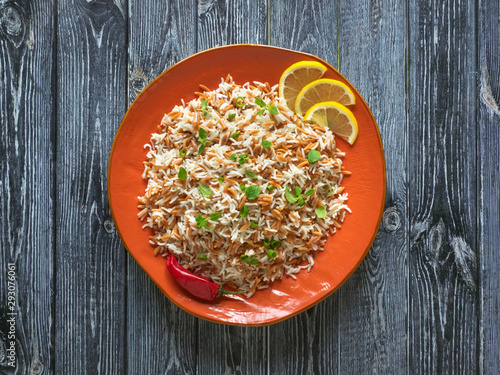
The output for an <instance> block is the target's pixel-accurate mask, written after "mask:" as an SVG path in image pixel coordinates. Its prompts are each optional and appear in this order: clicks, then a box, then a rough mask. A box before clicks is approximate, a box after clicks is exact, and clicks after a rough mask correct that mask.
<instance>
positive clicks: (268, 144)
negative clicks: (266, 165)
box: [261, 139, 273, 148]
mask: <svg viewBox="0 0 500 375" xmlns="http://www.w3.org/2000/svg"><path fill="white" fill-rule="evenodd" d="M261 145H262V147H264V148H269V147H272V145H273V144H272V143H271V141H268V140H267V139H264V140H263V141H262V143H261Z"/></svg>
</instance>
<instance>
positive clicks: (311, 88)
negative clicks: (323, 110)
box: [295, 78, 356, 117]
mask: <svg viewBox="0 0 500 375" xmlns="http://www.w3.org/2000/svg"><path fill="white" fill-rule="evenodd" d="M332 101H333V102H337V103H340V104H342V105H352V104H356V98H355V97H354V94H353V93H352V91H351V89H350V88H349V86H347V85H346V84H345V83H343V82H340V81H337V80H334V79H329V78H323V79H318V80H316V81H313V82H311V83H309V84H308V85H306V86H304V88H303V89H302V90H301V91H300V93H299V94H298V96H297V100H296V102H295V113H297V114H298V115H299V116H300V117H302V116H304V114H305V113H306V112H307V110H308V109H309V108H311V107H312V106H313V105H315V104H316V103H321V102H332Z"/></svg>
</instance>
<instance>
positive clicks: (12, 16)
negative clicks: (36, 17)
mask: <svg viewBox="0 0 500 375" xmlns="http://www.w3.org/2000/svg"><path fill="white" fill-rule="evenodd" d="M0 27H1V28H2V30H3V31H4V33H5V34H7V35H9V36H13V37H16V36H20V35H21V34H22V33H23V18H22V16H21V14H20V13H19V11H18V10H17V9H16V8H14V7H13V6H11V5H6V6H5V7H2V8H0Z"/></svg>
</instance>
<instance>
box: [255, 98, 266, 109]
mask: <svg viewBox="0 0 500 375" xmlns="http://www.w3.org/2000/svg"><path fill="white" fill-rule="evenodd" d="M255 103H257V105H258V106H259V107H260V108H266V106H267V104H266V102H265V101H263V100H262V99H261V98H255Z"/></svg>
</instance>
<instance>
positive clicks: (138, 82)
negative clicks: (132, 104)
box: [131, 78, 146, 93]
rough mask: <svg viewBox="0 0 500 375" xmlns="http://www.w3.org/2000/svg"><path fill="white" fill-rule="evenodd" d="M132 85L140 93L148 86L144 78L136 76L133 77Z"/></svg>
mask: <svg viewBox="0 0 500 375" xmlns="http://www.w3.org/2000/svg"><path fill="white" fill-rule="evenodd" d="M131 85H132V88H133V89H134V91H136V92H137V93H139V92H141V91H142V90H143V89H144V87H146V81H144V79H142V78H134V79H132V82H131Z"/></svg>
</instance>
